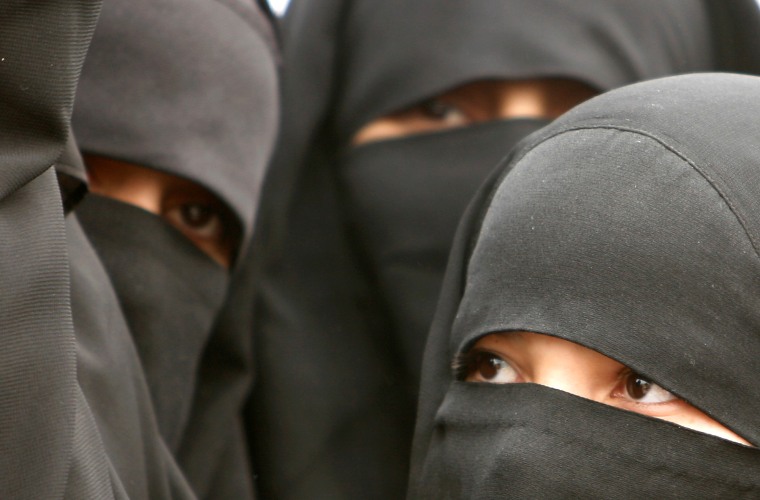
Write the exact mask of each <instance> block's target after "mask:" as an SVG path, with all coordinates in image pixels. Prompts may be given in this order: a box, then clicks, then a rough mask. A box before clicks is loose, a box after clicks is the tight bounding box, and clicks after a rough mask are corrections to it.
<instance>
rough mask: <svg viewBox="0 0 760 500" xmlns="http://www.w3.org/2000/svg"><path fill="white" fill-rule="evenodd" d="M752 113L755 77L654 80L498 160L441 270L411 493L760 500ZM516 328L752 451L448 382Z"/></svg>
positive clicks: (756, 105) (535, 390)
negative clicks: (686, 407)
mask: <svg viewBox="0 0 760 500" xmlns="http://www.w3.org/2000/svg"><path fill="white" fill-rule="evenodd" d="M759 114H760V79H758V78H756V77H749V76H739V75H727V74H698V75H689V76H681V77H672V78H665V79H660V80H654V81H651V82H646V83H641V84H636V85H632V86H629V87H626V88H623V89H619V90H616V91H612V92H609V93H607V94H605V95H602V96H600V97H597V98H594V99H592V100H591V101H589V102H587V103H585V104H582V105H580V106H578V107H577V108H575V109H574V110H573V111H571V112H569V113H567V114H566V115H565V116H563V117H562V118H560V119H558V120H557V121H555V122H554V123H553V124H552V125H551V126H549V127H547V128H545V129H544V130H542V131H541V132H539V133H536V134H534V135H533V136H531V137H530V138H528V139H526V141H525V142H524V143H523V144H521V145H520V146H519V147H518V148H517V149H515V150H514V151H513V152H512V153H511V154H510V156H509V157H508V158H507V160H505V162H504V164H503V166H501V167H500V168H499V169H498V171H497V172H496V173H495V174H494V175H493V176H492V178H491V179H490V180H489V182H488V183H487V184H486V185H485V186H484V187H483V188H482V189H481V191H480V192H479V195H478V196H477V197H476V199H475V200H474V202H473V203H472V204H471V205H470V208H469V209H468V212H467V214H466V216H465V218H464V220H463V222H462V224H461V226H460V228H459V232H458V234H457V239H456V242H455V245H454V249H453V251H452V256H451V260H450V261H449V267H448V271H447V275H446V279H445V283H444V287H443V292H442V295H441V299H440V302H439V306H438V310H437V313H436V318H435V320H434V323H433V327H432V331H431V336H430V339H429V343H428V346H427V350H426V357H425V366H424V372H423V384H422V392H421V400H420V407H419V415H418V423H417V429H416V434H415V443H414V454H413V459H412V460H413V468H412V475H411V478H412V479H411V483H412V484H411V487H410V497H411V498H492V497H494V496H517V497H541V498H566V497H580V498H631V497H647V496H651V497H658V498H696V497H699V498H705V497H710V498H713V497H714V498H749V497H755V496H757V494H758V492H760V482H758V476H757V467H758V465H760V452H758V450H757V449H756V448H754V447H756V446H757V445H758V444H760V421H759V420H758V415H760V408H758V407H757V401H760V384H758V382H757V377H756V366H757V357H758V355H760V336H758V334H757V332H758V331H759V329H760V316H759V315H758V311H759V310H760V308H758V299H757V297H758V295H759V294H758V290H757V286H758V283H759V282H760V260H759V259H760V256H759V255H758V248H759V246H758V243H759V242H760V204H758V200H760V192H759V191H758V186H760V183H759V182H758V181H760V168H758V165H759V164H758V152H757V148H756V147H755V146H756V138H757V136H758V134H760V121H758V120H757V116H758V115H759ZM525 331H527V332H536V333H541V334H545V335H550V336H553V337H556V338H559V339H564V340H567V341H570V342H572V343H575V344H579V345H581V346H584V347H586V348H589V349H592V350H594V351H597V352H598V353H601V354H602V355H604V356H607V357H608V358H612V359H614V360H615V361H617V362H620V363H622V364H623V365H625V366H627V367H629V368H630V369H631V370H633V371H634V372H635V373H637V374H639V375H640V376H641V378H642V379H646V380H647V381H651V383H652V384H657V385H659V386H661V387H662V388H663V389H664V390H666V391H669V392H670V393H672V394H673V395H674V396H676V397H678V398H681V399H683V400H684V401H685V402H687V403H689V404H690V405H692V406H694V407H696V408H697V409H698V410H700V411H701V412H703V413H704V414H705V415H706V416H708V417H709V418H711V419H714V420H715V421H716V422H717V423H719V424H721V425H723V426H725V428H727V429H729V430H730V431H733V433H735V434H736V435H738V436H740V437H741V438H743V439H744V440H746V442H748V443H750V444H751V445H752V446H744V445H741V444H736V443H732V442H730V441H727V440H724V439H721V438H718V437H715V436H711V435H707V434H703V433H701V432H697V431H694V430H691V429H689V428H686V427H683V426H681V425H676V424H673V423H670V422H664V421H661V420H657V419H654V418H649V417H644V416H642V415H638V414H636V413H632V412H628V411H621V410H619V409H617V408H612V407H610V406H606V405H602V404H599V403H597V402H595V401H590V400H588V399H584V398H581V397H577V396H575V395H572V394H569V393H567V392H562V391H559V390H556V389H552V388H549V387H545V386H542V385H536V384H516V383H515V384H506V385H494V384H483V383H473V382H467V381H463V380H461V378H458V377H456V376H455V375H454V372H453V370H452V362H453V361H454V359H455V358H456V357H457V356H461V355H462V354H465V353H467V352H469V351H470V349H471V347H472V346H473V345H474V344H475V343H476V342H477V341H478V340H479V339H482V338H485V336H488V335H489V334H493V333H501V332H525ZM687 427H688V426H687Z"/></svg>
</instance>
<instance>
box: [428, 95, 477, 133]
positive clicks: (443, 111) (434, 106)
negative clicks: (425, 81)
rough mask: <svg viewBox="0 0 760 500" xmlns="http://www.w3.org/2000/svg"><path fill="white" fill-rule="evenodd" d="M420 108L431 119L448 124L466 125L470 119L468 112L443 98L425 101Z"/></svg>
mask: <svg viewBox="0 0 760 500" xmlns="http://www.w3.org/2000/svg"><path fill="white" fill-rule="evenodd" d="M419 110H420V111H421V112H422V113H423V115H424V116H425V117H426V118H427V119H429V120H435V121H438V122H441V123H442V124H445V125H447V126H457V125H466V124H467V123H468V122H469V121H470V120H469V117H468V116H467V114H466V113H465V112H464V111H463V110H462V109H461V108H460V107H459V106H456V105H455V104H453V103H451V102H447V101H446V100H444V99H441V98H432V99H428V100H426V101H424V102H423V103H422V104H420V106H419Z"/></svg>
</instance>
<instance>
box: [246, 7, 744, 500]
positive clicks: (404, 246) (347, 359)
mask: <svg viewBox="0 0 760 500" xmlns="http://www.w3.org/2000/svg"><path fill="white" fill-rule="evenodd" d="M722 36H723V34H721V35H720V36H718V35H717V34H716V31H715V30H714V28H713V25H712V24H711V21H710V17H709V16H708V12H707V9H706V7H705V6H704V5H703V4H702V3H701V2H691V3H688V4H685V3H683V2H661V1H653V2H625V1H619V2H604V3H601V4H600V3H599V2H553V1H533V0H528V1H509V2H504V1H483V2H460V3H457V4H456V5H454V4H452V3H446V4H443V3H440V2H433V1H427V2H426V1H419V2H412V3H410V2H401V1H397V2H396V1H390V2H381V3H378V2H374V1H356V2H340V1H337V0H329V1H328V0H322V1H319V0H308V1H303V2H299V1H298V0H296V1H295V2H293V4H292V5H291V7H290V9H289V11H288V13H287V14H286V18H285V21H284V25H283V37H284V38H283V51H284V60H285V69H284V75H283V105H284V118H283V125H282V129H281V137H280V142H279V144H280V146H279V148H278V150H277V153H276V155H275V161H274V163H273V168H272V170H271V174H270V176H269V177H268V179H267V188H266V189H265V194H266V196H267V197H268V198H265V201H264V209H263V212H262V219H261V226H260V230H261V231H260V236H261V238H262V240H264V241H265V243H266V244H265V246H264V251H263V253H264V255H265V265H266V270H265V273H264V275H263V278H262V282H261V285H260V291H261V294H260V300H259V301H258V304H257V317H256V318H257V322H258V324H257V329H256V330H255V332H254V338H255V340H254V342H255V349H254V350H255V353H256V354H255V355H256V364H257V373H258V375H257V382H256V386H255V392H254V396H253V398H252V402H251V411H250V416H249V427H250V429H251V435H252V438H251V439H252V447H253V450H254V454H255V473H256V475H257V477H258V481H259V485H260V489H261V491H262V492H264V493H265V494H266V495H268V496H269V497H271V498H300V497H304V496H310V495H314V494H315V492H319V493H318V495H323V496H324V497H325V498H355V497H360V496H361V497H366V496H367V495H369V496H372V497H377V498H395V497H399V496H401V495H403V491H404V484H405V481H406V475H407V462H406V460H407V458H406V457H407V454H408V446H409V433H410V429H411V425H412V421H413V418H414V408H415V404H416V394H417V386H418V377H419V371H420V364H421V358H422V354H421V353H422V350H423V346H424V342H425V338H426V334H427V330H428V325H429V322H430V319H431V317H432V314H433V309H434V304H435V301H436V297H437V294H438V289H439V286H440V281H441V278H442V275H443V269H444V266H445V261H446V256H447V255H448V251H449V246H450V242H451V239H452V238H453V234H454V230H455V227H456V223H457V220H458V218H459V216H460V214H461V213H462V211H463V210H464V207H465V205H466V203H467V200H468V199H469V198H470V196H472V194H473V193H474V192H475V189H476V187H477V186H478V185H479V183H480V182H481V181H482V179H483V178H485V176H486V175H487V173H488V172H489V171H490V169H491V168H493V166H494V165H495V164H496V163H497V161H498V160H499V159H500V158H501V156H502V155H503V154H504V153H506V152H507V151H508V149H509V147H508V145H507V143H510V144H511V143H512V142H513V141H516V140H517V139H519V138H520V137H522V136H524V135H527V134H528V133H529V132H530V131H532V130H535V129H536V128H538V126H539V125H541V124H540V123H535V122H533V123H531V122H530V121H529V120H507V121H499V122H494V123H488V124H484V125H480V126H478V127H473V128H470V129H457V130H449V131H445V132H438V133H433V134H420V135H417V136H413V137H406V138H401V139H391V140H385V141H380V142H377V143H374V144H367V145H364V146H360V147H357V148H354V149H352V148H350V147H349V146H348V145H349V142H350V139H351V137H352V136H353V134H354V133H355V132H356V131H357V130H358V129H359V128H360V127H361V126H362V125H364V124H366V123H367V122H369V121H371V120H373V119H374V118H378V117H380V116H383V115H385V114H387V113H390V112H393V111H397V110H399V109H403V108H405V107H407V106H410V105H414V104H416V103H419V102H421V101H424V100H425V99H426V98H429V97H432V96H434V95H436V94H438V93H441V92H443V91H446V90H448V89H451V88H455V87H457V86H459V85H462V84H464V83H469V82H472V81H478V80H493V79H496V80H501V79H525V78H552V77H560V78H569V79H573V80H577V81H580V82H583V83H585V84H587V85H589V86H591V87H594V88H596V89H598V90H600V91H604V90H607V89H610V88H613V87H617V86H620V85H624V84H626V83H630V82H634V81H638V80H643V79H648V78H655V77H658V76H663V75H669V74H674V73H683V72H692V71H698V70H708V69H715V68H717V67H720V64H721V62H720V61H718V60H717V59H716V53H717V52H718V49H717V47H716V44H717V39H718V38H720V39H722ZM730 36H731V35H730V34H729V37H730ZM304 416H308V418H305V417H304Z"/></svg>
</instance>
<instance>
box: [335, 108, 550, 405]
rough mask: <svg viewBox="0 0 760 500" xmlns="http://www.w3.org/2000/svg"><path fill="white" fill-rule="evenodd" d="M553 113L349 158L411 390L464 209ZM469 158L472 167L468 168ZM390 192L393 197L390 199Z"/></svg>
mask: <svg viewBox="0 0 760 500" xmlns="http://www.w3.org/2000/svg"><path fill="white" fill-rule="evenodd" d="M547 123H548V120H537V119H516V120H505V121H496V122H491V123H485V124H481V125H477V126H471V127H465V128H461V129H455V130H451V131H447V132H438V133H431V134H422V135H419V136H412V137H406V138H403V139H396V140H387V141H380V142H376V143H370V144H367V145H365V146H359V147H357V148H353V149H351V150H350V151H349V152H348V153H347V154H346V155H345V157H344V158H342V161H341V166H342V169H343V170H342V172H341V178H342V179H343V181H342V182H343V186H344V190H345V192H346V193H347V200H346V207H347V208H346V210H347V212H348V213H349V214H350V216H349V218H350V221H349V223H350V224H351V225H352V226H353V228H352V229H353V231H354V233H355V234H356V242H357V246H358V247H359V248H360V252H361V253H362V255H364V256H365V259H367V261H368V262H367V265H369V267H370V268H371V269H373V270H375V272H376V280H377V285H376V287H377V290H378V292H379V293H380V295H381V296H382V297H384V298H385V301H386V302H387V305H388V311H389V316H390V321H391V324H392V325H394V327H393V328H391V329H390V330H389V331H388V332H387V336H388V337H389V338H388V339H387V340H388V341H389V342H390V343H391V344H393V345H394V346H397V349H398V355H399V356H398V357H399V361H400V362H402V363H403V365H400V366H399V365H397V366H396V369H399V370H400V369H401V368H402V366H403V367H404V368H405V371H406V373H407V377H408V380H410V381H413V383H410V384H409V388H408V389H409V391H410V392H411V393H412V394H413V395H416V394H417V390H418V387H417V384H416V381H417V377H418V373H419V370H420V361H421V360H422V351H423V349H424V347H425V335H423V334H421V332H427V329H428V327H429V326H430V321H431V319H432V317H433V313H434V312H435V303H436V299H437V297H438V290H439V289H440V286H441V279H442V277H443V272H444V270H445V269H446V259H447V258H448V254H449V246H450V244H451V241H452V240H453V239H454V231H455V230H456V227H457V223H458V222H459V217H460V215H461V214H462V212H464V209H465V207H466V206H467V203H468V202H469V201H470V199H471V198H472V196H473V194H474V193H475V191H476V190H477V188H478V186H479V185H480V183H481V182H482V180H483V179H484V178H485V177H486V176H487V175H488V172H490V171H491V169H492V168H493V166H494V165H496V164H497V163H498V161H499V160H501V159H502V158H503V156H504V150H505V147H504V146H506V150H509V145H510V144H516V143H517V142H518V141H519V140H520V139H522V138H523V137H525V136H527V135H529V134H530V133H531V132H534V131H536V130H538V129H539V128H541V127H542V126H543V125H546V124H547ZM462 165H467V166H468V167H467V168H462ZM389 197H390V198H392V200H393V202H392V203H389Z"/></svg>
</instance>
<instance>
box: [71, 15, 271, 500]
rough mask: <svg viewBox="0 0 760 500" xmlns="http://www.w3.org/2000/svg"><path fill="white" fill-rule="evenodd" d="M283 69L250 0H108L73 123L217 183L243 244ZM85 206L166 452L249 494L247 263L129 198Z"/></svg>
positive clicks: (121, 156)
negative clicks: (224, 257) (224, 261)
mask: <svg viewBox="0 0 760 500" xmlns="http://www.w3.org/2000/svg"><path fill="white" fill-rule="evenodd" d="M276 71H277V70H276V54H275V46H274V36H273V32H272V29H271V26H270V21H269V19H268V18H267V17H266V15H265V14H264V13H263V12H262V11H261V10H260V9H259V7H258V6H257V5H255V4H254V3H252V2H248V1H245V0H193V1H190V2H188V1H186V0H182V1H179V0H159V1H155V0H145V1H134V0H108V1H106V2H105V3H104V6H103V11H102V14H101V17H100V20H99V24H98V27H97V29H96V31H95V34H94V37H93V41H92V45H91V49H90V52H89V54H88V58H87V61H86V63H85V65H84V69H83V71H82V77H81V82H80V87H79V90H78V93H77V99H76V106H75V111H74V116H73V129H74V131H75V133H76V136H77V140H78V142H79V145H80V147H81V149H82V152H84V153H87V154H91V155H97V156H101V157H106V158H111V159H115V160H120V161H123V162H127V163H131V164H135V165H141V166H144V167H148V168H152V169H155V170H158V171H161V172H165V173H168V174H172V175H175V176H179V177H182V178H185V179H189V180H191V181H193V182H195V183H196V184H199V185H201V186H203V187H205V188H206V189H208V190H209V191H211V192H212V193H213V194H215V195H216V196H217V197H218V198H219V199H220V200H221V201H222V202H224V203H225V204H226V205H227V206H228V207H229V208H230V209H231V211H232V213H233V214H234V215H235V217H236V218H237V220H238V221H239V222H240V225H241V228H242V231H241V232H242V235H243V237H242V243H241V246H240V248H239V249H238V252H239V253H243V252H246V250H247V247H248V244H249V242H250V239H251V234H252V230H253V221H254V219H255V216H256V208H257V205H258V198H259V191H260V185H261V180H262V178H263V173H264V168H265V165H266V163H267V162H268V160H269V157H270V155H271V150H272V147H273V143H274V136H275V133H276V129H277V120H278V94H277V83H276ZM76 214H77V217H78V219H79V221H80V222H81V224H82V226H83V228H84V230H85V233H86V234H87V237H88V238H89V239H90V240H91V242H92V244H93V246H94V247H95V249H96V250H97V252H98V255H99V256H100V258H101V260H102V262H103V265H104V267H105V270H106V271H107V273H108V278H109V279H110V280H111V282H112V283H113V287H114V290H115V292H116V295H117V297H118V301H119V305H120V307H121V309H122V311H123V312H124V317H125V319H126V323H127V325H128V327H129V330H130V332H131V334H132V338H133V339H134V344H135V346H136V348H137V352H138V354H139V360H140V362H141V364H142V366H143V370H144V373H145V379H146V381H147V385H148V388H149V390H150V395H151V399H152V406H153V408H155V417H156V422H157V424H158V429H159V431H160V433H161V436H162V437H163V439H164V441H165V444H166V447H167V449H168V451H169V452H170V454H171V455H173V456H174V457H175V458H176V460H177V462H178V463H179V465H180V467H181V468H182V470H183V472H184V473H185V475H186V476H187V479H188V481H189V482H190V484H191V485H192V487H193V490H194V492H195V493H196V494H197V495H198V496H199V497H203V498H234V499H243V498H248V497H251V496H252V495H253V493H252V484H251V477H250V473H249V470H250V466H249V460H248V458H247V450H246V445H245V443H246V440H245V437H244V435H243V430H242V422H241V407H242V405H243V401H244V398H245V394H246V391H247V390H248V389H249V385H250V380H251V348H250V329H251V326H250V323H251V320H250V307H248V308H240V307H238V306H233V305H228V306H225V301H226V300H228V301H229V302H231V303H232V304H237V303H238V302H240V301H242V300H245V301H246V302H247V303H248V304H250V302H251V301H252V298H251V294H252V292H250V291H248V290H249V287H247V286H246V285H243V284H242V283H245V282H246V280H248V278H247V273H243V272H239V271H240V270H241V269H242V268H243V266H244V263H243V262H242V259H240V260H241V262H238V263H237V264H236V265H234V266H233V272H228V271H227V270H225V269H223V268H222V267H221V266H220V265H219V264H217V263H216V262H214V261H213V260H212V259H211V258H210V257H209V256H207V255H206V254H205V253H203V252H202V251H201V250H199V249H198V248H196V247H195V246H194V244H193V243H192V242H191V241H189V240H188V239H187V238H185V237H184V236H183V235H182V234H181V233H180V232H178V231H177V230H176V229H175V228H173V227H172V226H170V225H169V224H168V223H166V222H165V221H164V220H162V219H161V218H160V217H157V216H156V215H154V214H151V213H148V212H146V211H144V210H142V209H140V208H137V207H134V206H131V205H129V204H126V203H122V202H120V201H116V200H112V199H107V198H104V197H101V196H88V197H87V198H86V199H85V200H84V201H82V202H81V203H80V205H79V206H78V207H77V209H76ZM237 274H240V275H241V276H240V277H239V278H238V277H237V276H236V275H237ZM231 283H232V285H231ZM228 295H229V297H228ZM242 297H246V299H243V298H242ZM236 301H237V302H236Z"/></svg>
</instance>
